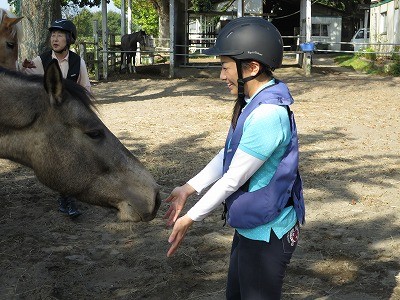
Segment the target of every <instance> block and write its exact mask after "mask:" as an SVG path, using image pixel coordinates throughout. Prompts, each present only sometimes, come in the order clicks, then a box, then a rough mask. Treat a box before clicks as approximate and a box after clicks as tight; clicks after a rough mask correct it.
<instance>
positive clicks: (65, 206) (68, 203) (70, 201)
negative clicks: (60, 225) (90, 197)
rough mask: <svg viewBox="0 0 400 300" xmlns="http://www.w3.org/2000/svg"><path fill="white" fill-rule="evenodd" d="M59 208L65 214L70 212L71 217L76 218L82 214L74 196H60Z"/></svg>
mask: <svg viewBox="0 0 400 300" xmlns="http://www.w3.org/2000/svg"><path fill="white" fill-rule="evenodd" d="M58 203H59V206H58V210H59V211H60V212H62V213H64V214H68V216H70V217H71V218H76V217H78V216H80V215H81V214H82V212H81V211H80V210H79V209H78V208H77V206H76V203H75V198H74V197H70V196H67V197H63V196H61V197H59V198H58Z"/></svg>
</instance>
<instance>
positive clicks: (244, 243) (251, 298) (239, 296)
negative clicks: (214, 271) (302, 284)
mask: <svg viewBox="0 0 400 300" xmlns="http://www.w3.org/2000/svg"><path fill="white" fill-rule="evenodd" d="M298 237H299V226H298V225H296V226H294V227H293V228H292V229H291V230H290V231H289V232H288V233H287V234H285V235H284V236H283V237H282V239H280V240H279V239H278V237H277V236H276V235H275V233H274V232H273V231H271V238H270V241H269V243H267V242H263V241H255V240H250V239H248V238H245V237H243V236H241V235H240V234H238V233H237V232H236V231H235V235H234V238H233V242H232V250H231V258H230V263H229V272H228V283H227V287H226V299H228V300H278V299H280V298H281V293H282V284H283V277H284V276H285V271H286V267H287V265H288V264H289V262H290V259H291V257H292V254H293V252H294V250H295V248H296V246H297V241H298Z"/></svg>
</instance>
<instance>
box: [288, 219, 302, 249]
mask: <svg viewBox="0 0 400 300" xmlns="http://www.w3.org/2000/svg"><path fill="white" fill-rule="evenodd" d="M299 234H300V229H299V225H297V224H296V225H295V226H294V227H293V228H292V229H290V231H289V232H288V234H287V235H286V236H287V241H288V243H289V244H290V246H292V247H293V246H294V245H295V244H296V243H297V242H298V240H299Z"/></svg>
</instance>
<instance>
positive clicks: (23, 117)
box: [0, 60, 161, 222]
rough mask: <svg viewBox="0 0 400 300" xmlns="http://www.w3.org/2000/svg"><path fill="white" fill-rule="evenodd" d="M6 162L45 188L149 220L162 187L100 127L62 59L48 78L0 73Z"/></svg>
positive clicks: (1, 144)
mask: <svg viewBox="0 0 400 300" xmlns="http://www.w3.org/2000/svg"><path fill="white" fill-rule="evenodd" d="M0 107H1V110H0V157H1V158H6V159H10V160H12V161H15V162H17V163H20V164H23V165H25V166H28V167H30V168H32V169H33V170H34V172H35V174H36V176H37V178H38V179H39V180H40V181H41V182H42V183H43V184H45V185H46V186H48V187H50V188H51V189H53V190H56V191H59V192H61V193H62V194H65V195H71V196H75V197H77V198H78V199H79V200H81V201H84V202H88V203H92V204H96V205H102V206H113V207H116V208H117V209H119V217H120V219H122V220H129V221H135V222H137V221H149V220H151V219H153V218H154V217H155V215H156V212H157V210H158V207H159V205H160V202H161V201H160V196H159V187H158V185H157V184H156V182H155V180H154V179H153V177H152V176H151V175H150V173H149V172H148V171H147V170H146V169H145V167H144V166H143V165H142V164H141V163H140V162H139V161H138V159H136V158H135V157H134V156H133V155H132V154H131V152H129V150H128V149H126V148H125V147H124V146H123V145H122V144H121V142H120V141H119V140H118V139H117V138H116V137H115V136H114V135H113V134H112V133H111V132H110V130H109V129H107V127H106V126H105V125H104V124H103V123H102V122H101V120H100V119H99V118H98V116H97V115H96V113H95V112H94V109H93V104H92V100H91V98H90V95H89V94H88V93H87V92H86V90H85V89H84V88H82V87H81V86H80V85H77V84H76V83H74V82H72V81H71V80H63V79H62V74H61V71H60V68H59V66H58V63H57V61H56V60H53V61H52V62H51V63H50V65H49V67H48V69H47V70H46V72H45V75H44V84H43V77H39V76H25V75H22V74H18V73H17V72H13V71H9V70H6V69H2V68H0Z"/></svg>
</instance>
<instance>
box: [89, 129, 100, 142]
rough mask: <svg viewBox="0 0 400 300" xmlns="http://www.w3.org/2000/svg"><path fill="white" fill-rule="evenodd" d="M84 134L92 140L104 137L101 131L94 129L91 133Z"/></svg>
mask: <svg viewBox="0 0 400 300" xmlns="http://www.w3.org/2000/svg"><path fill="white" fill-rule="evenodd" d="M85 134H86V135H87V136H88V137H90V138H91V139H93V140H98V139H101V138H102V137H104V131H103V130H102V129H95V130H92V131H88V132H86V133H85Z"/></svg>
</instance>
